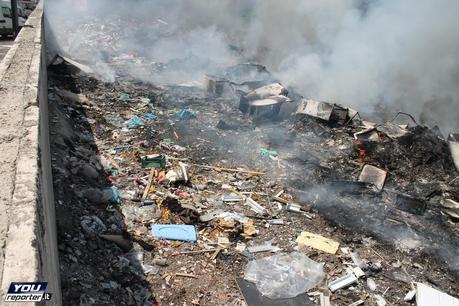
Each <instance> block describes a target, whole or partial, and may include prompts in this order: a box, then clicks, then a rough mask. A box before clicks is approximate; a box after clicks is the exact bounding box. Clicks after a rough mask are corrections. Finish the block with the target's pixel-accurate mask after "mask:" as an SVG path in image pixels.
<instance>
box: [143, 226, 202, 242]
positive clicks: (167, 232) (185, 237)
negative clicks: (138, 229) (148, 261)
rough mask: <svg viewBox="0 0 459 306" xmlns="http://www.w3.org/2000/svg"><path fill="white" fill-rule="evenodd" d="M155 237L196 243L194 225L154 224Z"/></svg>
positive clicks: (153, 232) (152, 228)
mask: <svg viewBox="0 0 459 306" xmlns="http://www.w3.org/2000/svg"><path fill="white" fill-rule="evenodd" d="M151 233H152V234H153V237H155V238H159V239H169V240H181V241H192V242H193V241H196V239H197V238H196V230H195V228H194V226H193V225H183V224H153V225H152V227H151Z"/></svg>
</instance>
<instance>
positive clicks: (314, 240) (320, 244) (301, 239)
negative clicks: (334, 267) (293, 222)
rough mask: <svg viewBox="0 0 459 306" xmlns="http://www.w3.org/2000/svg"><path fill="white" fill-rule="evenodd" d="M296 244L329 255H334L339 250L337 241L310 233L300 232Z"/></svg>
mask: <svg viewBox="0 0 459 306" xmlns="http://www.w3.org/2000/svg"><path fill="white" fill-rule="evenodd" d="M296 243H298V245H299V246H309V247H312V248H315V249H318V250H321V251H323V252H327V253H330V254H336V252H337V251H338V248H339V243H338V242H337V241H335V240H332V239H329V238H325V237H323V236H320V235H317V234H313V233H310V232H301V234H300V235H299V236H298V238H297V239H296Z"/></svg>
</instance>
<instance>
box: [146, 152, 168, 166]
mask: <svg viewBox="0 0 459 306" xmlns="http://www.w3.org/2000/svg"><path fill="white" fill-rule="evenodd" d="M141 162H142V168H145V169H151V168H158V169H161V168H164V167H166V156H164V155H162V154H155V155H146V156H143V157H142V158H141Z"/></svg>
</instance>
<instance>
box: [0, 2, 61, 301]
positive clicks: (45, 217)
mask: <svg viewBox="0 0 459 306" xmlns="http://www.w3.org/2000/svg"><path fill="white" fill-rule="evenodd" d="M44 40H45V37H44V28H43V8H42V5H39V6H38V7H37V8H36V10H35V11H34V12H33V13H32V15H31V16H30V17H29V19H28V21H27V24H26V26H25V27H24V28H23V29H22V30H21V32H20V33H19V35H18V37H17V38H16V40H15V43H14V45H13V46H12V48H11V49H10V51H9V52H8V54H7V55H6V56H5V58H4V60H3V62H2V63H1V64H0V131H1V132H0V150H1V151H0V153H1V154H0V174H2V175H1V176H2V177H4V179H0V190H2V191H0V222H3V223H2V226H0V244H1V252H0V272H1V273H0V277H1V279H0V281H1V284H2V297H1V299H2V302H3V300H4V293H5V291H6V290H7V289H8V287H9V285H10V282H13V281H14V282H17V281H45V282H48V289H47V292H50V293H52V294H53V296H52V299H51V301H50V302H46V305H61V304H62V301H61V294H60V280H59V264H58V254H57V236H56V224H55V213H54V197H53V181H52V173H51V156H50V148H49V131H48V99H47V95H48V93H47V91H48V84H47V73H46V72H47V67H46V58H45V50H44V47H45V44H44ZM2 167H3V168H2ZM21 305H27V304H26V303H22V304H21ZM29 305H34V304H33V303H29Z"/></svg>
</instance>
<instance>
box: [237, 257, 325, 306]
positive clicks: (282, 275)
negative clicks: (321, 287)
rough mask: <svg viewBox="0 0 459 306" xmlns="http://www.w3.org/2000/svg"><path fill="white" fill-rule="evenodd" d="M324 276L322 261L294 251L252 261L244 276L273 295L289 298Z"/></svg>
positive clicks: (319, 280) (277, 297) (274, 297)
mask: <svg viewBox="0 0 459 306" xmlns="http://www.w3.org/2000/svg"><path fill="white" fill-rule="evenodd" d="M324 276H325V274H324V272H323V265H322V264H319V263H317V262H315V261H313V260H311V259H309V258H308V257H307V256H306V255H303V254H301V253H298V252H293V253H290V254H279V255H274V256H270V257H265V258H262V259H257V260H254V261H251V262H249V264H248V265H247V267H246V270H245V274H244V279H245V280H247V281H249V282H253V283H255V284H256V286H257V289H258V290H259V291H260V292H261V294H263V295H264V296H266V297H268V298H270V299H285V298H292V297H295V296H297V295H299V294H302V293H304V292H306V291H307V290H309V289H311V288H314V287H315V286H317V285H318V284H319V283H320V282H321V281H322V279H323V278H324Z"/></svg>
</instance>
